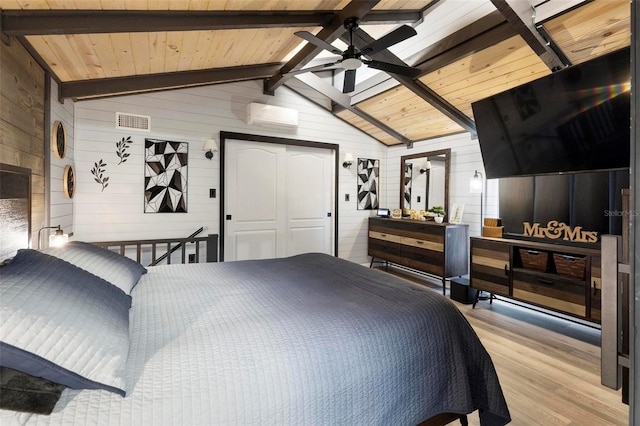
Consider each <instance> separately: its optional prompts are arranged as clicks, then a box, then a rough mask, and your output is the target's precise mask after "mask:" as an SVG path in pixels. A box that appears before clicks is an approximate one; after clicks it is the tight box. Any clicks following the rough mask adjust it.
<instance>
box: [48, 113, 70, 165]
mask: <svg viewBox="0 0 640 426" xmlns="http://www.w3.org/2000/svg"><path fill="white" fill-rule="evenodd" d="M51 148H52V149H53V153H54V154H55V156H56V157H57V158H59V159H60V160H62V159H63V158H64V156H65V155H66V153H67V129H66V128H65V127H64V123H63V122H62V121H56V122H55V123H53V131H52V132H51Z"/></svg>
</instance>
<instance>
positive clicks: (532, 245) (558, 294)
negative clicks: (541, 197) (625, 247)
mask: <svg viewBox="0 0 640 426" xmlns="http://www.w3.org/2000/svg"><path fill="white" fill-rule="evenodd" d="M470 282H471V287H473V288H475V289H477V290H481V291H487V292H490V293H493V294H498V295H502V296H507V297H510V298H513V299H518V300H522V301H524V302H527V303H531V304H534V305H537V306H540V307H543V308H546V309H550V310H554V311H557V312H561V313H564V314H568V315H571V316H575V317H579V318H582V319H586V320H588V321H591V322H596V323H599V322H600V299H601V289H602V286H601V279H600V250H599V249H595V248H594V249H589V248H581V247H573V246H564V245H559V244H549V243H542V242H535V241H525V240H511V239H503V238H487V237H473V238H471V280H470Z"/></svg>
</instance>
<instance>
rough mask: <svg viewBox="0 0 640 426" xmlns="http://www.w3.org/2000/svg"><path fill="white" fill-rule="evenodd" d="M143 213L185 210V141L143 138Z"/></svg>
mask: <svg viewBox="0 0 640 426" xmlns="http://www.w3.org/2000/svg"><path fill="white" fill-rule="evenodd" d="M144 142H145V164H144V212H145V213H186V212H187V163H188V153H189V144H188V143H186V142H173V141H163V140H157V139H145V141H144Z"/></svg>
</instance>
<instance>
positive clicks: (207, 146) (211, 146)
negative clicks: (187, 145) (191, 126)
mask: <svg viewBox="0 0 640 426" xmlns="http://www.w3.org/2000/svg"><path fill="white" fill-rule="evenodd" d="M202 150H203V151H205V153H204V156H205V157H207V158H208V159H209V160H211V159H212V158H213V154H214V153H216V152H218V147H217V146H216V140H215V139H207V140H206V141H204V145H203V146H202Z"/></svg>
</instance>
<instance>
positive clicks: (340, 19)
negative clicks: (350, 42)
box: [264, 0, 380, 94]
mask: <svg viewBox="0 0 640 426" xmlns="http://www.w3.org/2000/svg"><path fill="white" fill-rule="evenodd" d="M379 2H380V0H366V1H364V0H352V1H351V2H350V3H349V4H347V5H346V6H345V7H344V8H343V9H342V10H340V11H339V12H338V13H336V14H335V15H334V16H333V19H332V20H331V22H330V23H329V24H328V25H325V26H324V27H323V28H322V30H320V32H319V33H318V34H316V37H318V38H320V39H322V40H324V41H326V42H327V43H331V42H333V41H335V40H336V39H337V38H338V37H340V35H341V34H343V33H344V31H345V28H344V21H345V19H347V18H351V17H356V18H362V17H363V16H365V15H367V14H368V13H369V12H370V11H371V9H373V8H374V7H375V5H376V4H378V3H379ZM322 51H323V49H321V48H320V47H317V46H315V45H313V44H311V43H307V44H305V45H304V47H303V48H302V49H301V50H300V51H299V52H298V53H297V54H296V55H295V56H294V57H293V58H291V59H290V60H289V62H287V63H286V64H285V65H284V66H283V67H282V69H281V70H280V72H279V73H278V74H276V75H274V76H273V77H271V78H269V79H267V80H265V82H264V92H265V93H268V94H273V93H274V92H275V90H276V89H277V88H278V87H280V86H282V84H284V82H285V81H286V80H287V79H289V78H291V77H292V76H290V75H285V74H287V73H289V72H291V71H295V70H298V69H300V68H302V67H304V66H305V65H306V64H308V63H309V62H310V61H311V60H313V58H315V57H316V56H317V55H318V54H319V53H320V52H322Z"/></svg>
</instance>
